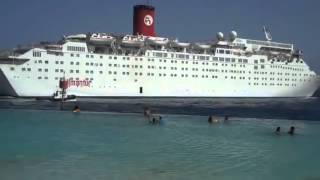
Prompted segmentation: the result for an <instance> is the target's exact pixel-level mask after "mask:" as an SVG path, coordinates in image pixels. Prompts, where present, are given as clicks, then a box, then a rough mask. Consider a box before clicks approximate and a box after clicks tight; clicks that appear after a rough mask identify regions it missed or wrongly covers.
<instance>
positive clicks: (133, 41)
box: [122, 35, 146, 46]
mask: <svg viewBox="0 0 320 180" xmlns="http://www.w3.org/2000/svg"><path fill="white" fill-rule="evenodd" d="M145 40H146V38H145V36H139V35H138V36H135V35H126V36H124V37H123V38H122V44H123V45H125V46H142V45H143V44H144V42H145Z"/></svg>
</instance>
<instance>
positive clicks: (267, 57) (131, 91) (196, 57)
mask: <svg viewBox="0 0 320 180" xmlns="http://www.w3.org/2000/svg"><path fill="white" fill-rule="evenodd" d="M133 11H134V12H133V34H127V35H124V34H114V33H99V32H95V33H84V34H74V35H68V36H63V38H62V39H61V40H59V41H57V42H41V43H38V44H33V45H29V46H19V47H17V48H15V49H12V50H6V51H2V52H0V84H1V86H0V95H2V96H14V97H52V96H53V95H54V94H56V93H57V92H59V91H60V90H61V88H63V89H65V91H66V94H69V95H75V96H79V97H309V96H312V95H313V94H314V92H315V91H316V90H317V89H318V87H319V76H318V75H316V73H315V72H314V71H312V70H311V69H310V67H309V66H308V65H307V64H306V62H305V61H304V60H303V55H302V51H301V50H298V49H295V48H294V46H293V44H287V43H279V42H274V41H272V37H271V33H270V31H268V30H267V29H266V28H264V32H265V36H266V40H253V39H247V38H241V37H239V36H238V34H237V32H236V31H231V32H229V33H226V35H224V34H223V33H221V32H218V33H217V34H216V38H215V40H211V41H207V42H181V41H179V40H178V39H175V38H166V37H159V36H157V35H156V33H155V27H154V24H155V8H154V7H153V6H150V5H136V6H134V9H133ZM61 84H62V86H61Z"/></svg>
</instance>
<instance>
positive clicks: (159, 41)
mask: <svg viewBox="0 0 320 180" xmlns="http://www.w3.org/2000/svg"><path fill="white" fill-rule="evenodd" d="M147 41H148V43H150V44H156V45H161V46H164V45H166V44H168V43H169V39H168V38H162V37H148V38H147Z"/></svg>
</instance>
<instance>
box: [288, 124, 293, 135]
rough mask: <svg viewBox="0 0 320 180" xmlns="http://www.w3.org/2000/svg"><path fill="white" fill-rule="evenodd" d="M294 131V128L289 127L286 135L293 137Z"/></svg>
mask: <svg viewBox="0 0 320 180" xmlns="http://www.w3.org/2000/svg"><path fill="white" fill-rule="evenodd" d="M294 130H295V127H294V126H291V127H290V129H289V131H288V134H290V135H294Z"/></svg>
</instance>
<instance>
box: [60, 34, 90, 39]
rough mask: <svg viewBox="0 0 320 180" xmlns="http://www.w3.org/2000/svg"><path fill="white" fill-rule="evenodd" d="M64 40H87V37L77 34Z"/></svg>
mask: <svg viewBox="0 0 320 180" xmlns="http://www.w3.org/2000/svg"><path fill="white" fill-rule="evenodd" d="M64 39H66V40H86V39H87V35H86V34H75V35H70V36H66V37H64Z"/></svg>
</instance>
